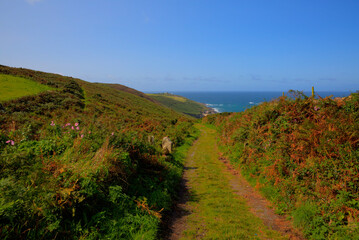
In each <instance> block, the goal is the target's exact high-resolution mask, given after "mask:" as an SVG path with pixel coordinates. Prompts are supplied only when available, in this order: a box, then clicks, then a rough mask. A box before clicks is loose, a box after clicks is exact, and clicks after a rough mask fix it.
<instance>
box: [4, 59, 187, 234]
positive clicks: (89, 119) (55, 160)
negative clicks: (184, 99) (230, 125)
mask: <svg viewBox="0 0 359 240" xmlns="http://www.w3.org/2000/svg"><path fill="white" fill-rule="evenodd" d="M0 74H1V76H6V78H14V79H21V80H22V81H25V82H26V83H27V84H30V85H33V86H35V85H36V86H37V87H39V86H41V87H39V89H41V91H39V92H35V91H34V92H32V93H31V92H28V93H26V94H24V95H25V96H22V97H20V96H21V95H19V96H15V95H14V96H10V98H9V99H12V100H7V99H2V100H1V102H0V166H1V168H0V223H1V224H0V238H2V239H37V238H42V239H55V238H56V239H85V238H86V239H155V238H156V235H157V231H158V225H159V223H160V217H161V214H162V212H163V211H166V210H168V209H169V208H170V205H171V202H172V198H173V197H174V195H175V191H176V185H177V183H178V181H179V179H180V177H181V171H182V164H181V162H180V160H179V159H178V158H176V157H173V156H172V155H169V156H163V155H162V152H161V148H160V143H161V140H162V138H163V137H165V136H169V137H170V138H171V140H173V142H174V146H175V148H178V147H179V146H181V145H184V144H185V143H186V141H187V139H188V137H190V135H191V133H192V132H193V128H192V120H191V119H189V118H187V117H185V116H183V115H181V114H178V113H176V112H175V111H172V110H170V109H168V108H166V107H163V106H161V105H159V104H156V103H154V102H153V101H150V100H149V99H147V98H146V97H144V96H143V94H142V93H139V92H134V94H133V93H132V92H131V91H132V90H131V91H121V90H117V89H115V88H113V86H111V87H109V86H107V85H104V84H94V83H89V82H85V81H83V80H80V79H76V78H72V77H65V76H61V75H58V74H51V73H44V72H39V71H33V70H29V69H23V68H11V67H6V66H1V65H0ZM16 81H17V80H16ZM13 86H14V88H16V89H13V90H14V92H16V91H17V90H18V89H17V85H16V84H15V85H13ZM127 90H128V89H127ZM29 94H30V95H29ZM138 95H141V96H138ZM151 136H153V137H154V143H151V142H150V141H148V137H151Z"/></svg>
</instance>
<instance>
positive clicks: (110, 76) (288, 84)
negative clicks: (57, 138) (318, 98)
mask: <svg viewBox="0 0 359 240" xmlns="http://www.w3.org/2000/svg"><path fill="white" fill-rule="evenodd" d="M0 13H1V14H0V31H1V33H0V64H2V65H8V66H14V67H24V68H31V69H36V70H41V71H46V72H54V73H60V74H64V75H67V76H74V77H79V78H81V79H84V80H87V81H91V82H95V81H96V82H112V83H120V84H124V85H127V86H130V87H133V88H136V89H139V90H142V91H273V90H278V91H286V90H289V89H296V90H310V88H311V86H313V85H314V86H315V88H316V89H317V90H318V91H321V90H322V91H326V90H337V91H355V90H359V14H358V13H359V1H358V0H353V1H349V0H337V1H331V0H298V1H295V0H281V1H279V0H261V1H259V0H236V1H226V0H222V1H220V0H218V1H211V0H182V1H175V0H161V1H160V0H159V1H157V0H153V1H150V0H142V1H139V0H128V1H121V0H61V1H60V0H0Z"/></svg>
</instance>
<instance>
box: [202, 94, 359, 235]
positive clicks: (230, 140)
mask: <svg viewBox="0 0 359 240" xmlns="http://www.w3.org/2000/svg"><path fill="white" fill-rule="evenodd" d="M204 121H206V122H207V123H213V124H215V125H216V126H217V127H218V130H219V133H220V134H219V135H220V136H221V139H220V141H219V143H221V145H222V150H223V151H224V152H225V153H226V155H227V156H228V157H229V158H230V160H231V162H232V164H233V165H235V166H237V167H238V168H240V169H241V170H242V172H243V174H244V175H245V176H247V178H248V179H249V181H251V182H252V183H253V185H255V186H256V187H257V188H259V189H260V190H261V191H262V192H263V194H264V195H265V196H266V197H267V198H268V199H269V200H271V201H272V202H274V203H275V204H276V206H277V211H278V212H279V213H287V214H289V215H291V216H292V217H293V221H294V223H295V225H296V226H297V227H299V228H302V229H303V231H304V233H305V234H306V236H307V237H308V238H309V239H358V236H359V226H358V221H359V175H358V173H359V168H358V166H359V93H358V92H357V93H353V94H351V95H350V96H349V97H346V98H336V99H331V98H330V97H327V98H324V99H322V98H320V97H319V98H318V99H317V98H314V97H307V96H305V95H303V94H302V93H301V92H294V97H287V96H283V97H281V98H279V99H277V100H275V101H272V102H266V103H263V104H261V105H259V106H255V107H252V108H250V109H247V110H246V111H245V112H241V113H231V114H229V113H224V114H216V115H213V116H208V117H207V118H206V119H204Z"/></svg>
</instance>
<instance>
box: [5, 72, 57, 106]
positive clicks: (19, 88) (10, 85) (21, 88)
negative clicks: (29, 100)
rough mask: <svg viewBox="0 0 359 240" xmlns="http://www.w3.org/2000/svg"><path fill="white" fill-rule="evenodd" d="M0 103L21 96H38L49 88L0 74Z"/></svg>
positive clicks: (20, 78)
mask: <svg viewBox="0 0 359 240" xmlns="http://www.w3.org/2000/svg"><path fill="white" fill-rule="evenodd" d="M0 86H1V87H0V101H7V100H11V99H16V98H19V97H23V96H28V95H33V94H38V93H40V92H43V91H46V90H50V89H51V88H50V87H48V86H46V85H43V84H40V83H37V82H35V81H32V80H29V79H26V78H22V77H16V76H11V75H5V74H0Z"/></svg>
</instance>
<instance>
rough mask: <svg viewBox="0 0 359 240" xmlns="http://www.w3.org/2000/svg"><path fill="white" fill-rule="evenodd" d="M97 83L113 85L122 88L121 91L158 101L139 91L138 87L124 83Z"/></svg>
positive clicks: (115, 87) (118, 88)
mask: <svg viewBox="0 0 359 240" xmlns="http://www.w3.org/2000/svg"><path fill="white" fill-rule="evenodd" d="M96 84H100V85H104V86H109V87H112V88H114V89H117V90H120V91H124V92H128V93H131V94H134V95H137V96H139V97H142V98H145V99H147V100H149V101H151V102H154V103H157V102H156V101H155V100H153V99H152V98H150V97H149V96H148V95H147V94H145V93H143V92H140V91H137V90H136V89H133V88H130V87H126V86H124V85H121V84H113V83H96Z"/></svg>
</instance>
